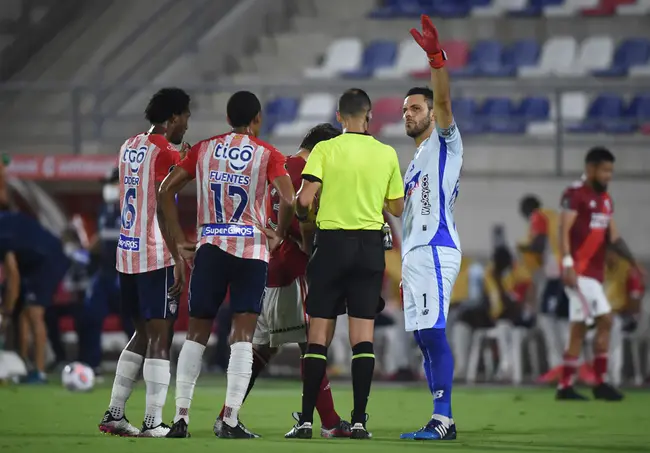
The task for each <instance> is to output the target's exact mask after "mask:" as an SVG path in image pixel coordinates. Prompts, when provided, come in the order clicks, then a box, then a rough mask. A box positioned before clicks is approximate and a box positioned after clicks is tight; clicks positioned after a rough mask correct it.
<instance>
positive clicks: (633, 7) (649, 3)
mask: <svg viewBox="0 0 650 453" xmlns="http://www.w3.org/2000/svg"><path fill="white" fill-rule="evenodd" d="M648 13H650V0H636V2H635V3H632V4H630V5H619V6H618V7H617V8H616V14H618V15H620V16H643V15H644V14H648Z"/></svg>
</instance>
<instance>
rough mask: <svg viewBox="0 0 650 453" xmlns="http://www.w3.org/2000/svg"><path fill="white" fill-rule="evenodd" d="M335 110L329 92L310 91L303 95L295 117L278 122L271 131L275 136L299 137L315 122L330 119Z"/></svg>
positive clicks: (333, 100) (333, 99)
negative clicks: (291, 119)
mask: <svg viewBox="0 0 650 453" xmlns="http://www.w3.org/2000/svg"><path fill="white" fill-rule="evenodd" d="M335 110H336V99H335V98H334V96H333V95H331V94H329V93H312V94H308V95H306V96H304V97H303V98H302V100H301V101H300V106H299V107H298V114H297V116H296V119H295V120H294V121H293V122H291V123H283V124H278V125H277V126H276V127H275V130H274V131H273V134H274V135H275V136H276V137H301V136H303V135H305V133H306V132H307V131H308V130H309V129H310V128H312V127H314V126H315V125H316V124H317V123H323V122H327V121H330V120H331V119H332V116H333V115H334V111H335Z"/></svg>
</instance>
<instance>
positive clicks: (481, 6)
mask: <svg viewBox="0 0 650 453" xmlns="http://www.w3.org/2000/svg"><path fill="white" fill-rule="evenodd" d="M527 6H528V0H492V2H491V3H486V2H484V1H479V2H478V4H476V5H475V7H474V8H472V11H471V14H472V15H473V16H476V17H501V16H503V15H505V14H506V13H513V12H515V13H516V12H517V11H523V10H524V9H526V7H527Z"/></svg>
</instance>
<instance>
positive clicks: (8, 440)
mask: <svg viewBox="0 0 650 453" xmlns="http://www.w3.org/2000/svg"><path fill="white" fill-rule="evenodd" d="M332 387H333V389H334V397H335V401H336V405H337V409H338V411H339V413H340V414H341V415H343V416H345V417H346V418H347V416H348V414H349V413H350V409H351V405H352V392H351V388H350V383H349V382H334V383H333V384H332ZM300 393H301V388H300V384H299V383H298V382H283V381H276V380H264V379H262V380H260V381H259V383H258V386H257V387H256V388H255V390H254V391H253V393H252V395H251V397H250V399H249V400H248V401H247V402H246V404H245V406H244V408H243V410H242V412H241V417H242V419H243V420H244V422H245V423H246V425H247V426H248V427H249V428H250V429H252V430H253V431H255V432H258V433H259V434H261V435H262V436H263V438H262V439H255V440H222V439H217V438H215V436H214V435H213V433H212V424H213V422H214V418H215V415H216V413H217V411H218V410H219V409H220V408H221V404H222V402H223V399H224V396H225V382H224V380H223V379H214V378H207V379H203V380H201V381H200V383H199V385H198V386H197V389H196V393H195V395H194V401H193V403H192V409H191V413H190V418H191V420H190V421H191V423H190V432H191V433H192V438H191V439H125V438H117V437H111V436H106V435H103V434H101V433H100V432H99V430H98V429H97V423H98V422H99V420H100V418H101V417H102V415H103V413H104V410H105V409H106V405H107V404H108V400H109V396H110V386H109V384H104V385H101V386H98V387H97V388H95V390H94V391H93V392H91V393H86V394H74V393H70V392H68V391H66V390H64V389H63V388H61V387H60V386H59V385H55V384H51V385H47V386H40V387H17V386H6V387H0V452H3V453H4V452H7V453H13V452H25V453H32V452H34V453H37V452H38V453H40V452H44V453H45V452H47V453H58V452H62V453H63V452H65V453H71V452H83V453H116V452H117V453H128V452H138V453H165V452H179V451H191V452H192V453H201V452H215V451H222V452H233V451H234V452H236V453H245V452H254V451H260V452H263V453H276V452H277V453H280V452H282V453H291V452H300V453H311V452H336V453H345V452H353V451H354V452H356V453H365V452H368V453H370V452H372V453H389V452H391V453H393V452H399V453H406V452H408V451H413V452H418V451H424V450H435V451H436V452H457V453H460V452H504V453H510V452H512V453H514V452H602V453H609V452H648V451H650V393H647V392H643V391H630V392H628V394H627V398H626V399H625V401H623V402H622V403H605V402H595V401H591V402H587V403H578V402H575V403H574V402H568V403H567V402H561V403H560V402H556V401H555V400H554V399H553V397H554V392H553V390H552V389H549V388H521V389H513V388H505V387H504V388H492V387H490V388H488V387H485V388H480V387H478V388H463V387H460V388H457V389H455V390H454V398H453V404H454V416H455V419H456V422H457V426H458V431H459V435H458V440H456V441H453V442H444V443H441V442H417V441H402V440H399V434H400V432H401V431H404V430H413V429H417V428H418V427H419V426H421V425H422V424H423V423H424V422H425V421H426V420H427V419H428V417H429V415H430V409H431V396H430V394H429V392H428V390H427V389H426V387H425V384H422V385H421V386H418V387H411V388H399V387H388V386H382V385H380V384H377V385H375V387H374V388H373V391H372V394H371V398H370V402H369V406H368V412H369V413H370V421H369V422H368V428H369V429H370V431H372V432H373V439H371V440H368V441H352V440H343V439H321V438H320V437H319V438H314V439H312V440H311V441H305V440H302V441H301V440H285V439H284V438H283V435H284V433H285V432H287V431H288V430H289V429H290V428H291V426H292V424H293V419H292V418H291V412H292V411H294V410H299V409H300ZM143 411H144V386H143V384H142V383H139V384H138V386H137V388H136V389H135V391H134V393H133V396H132V398H131V401H129V403H128V405H127V416H128V417H129V418H130V420H131V422H132V423H133V424H135V425H136V426H139V425H140V423H141V420H142V415H143ZM173 411H174V389H173V385H172V388H170V392H169V395H168V397H167V406H166V408H165V419H166V420H171V418H172V417H173ZM314 434H315V435H317V434H318V431H317V430H315V431H314Z"/></svg>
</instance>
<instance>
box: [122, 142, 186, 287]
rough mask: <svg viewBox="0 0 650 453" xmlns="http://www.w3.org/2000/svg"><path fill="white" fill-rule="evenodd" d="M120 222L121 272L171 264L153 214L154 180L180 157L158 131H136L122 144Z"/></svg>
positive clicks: (160, 178) (159, 178) (157, 267)
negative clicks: (137, 132)
mask: <svg viewBox="0 0 650 453" xmlns="http://www.w3.org/2000/svg"><path fill="white" fill-rule="evenodd" d="M119 159H120V160H119V165H118V166H119V170H120V182H119V184H120V209H121V211H122V222H121V227H120V238H119V242H118V245H117V265H116V268H117V270H118V271H119V272H122V273H124V274H142V273H145V272H150V271H155V270H158V269H162V268H164V267H168V266H172V265H173V264H174V260H173V259H172V255H171V253H170V252H169V249H168V248H167V246H166V245H165V241H164V240H163V236H162V233H161V232H160V226H159V225H158V217H157V215H156V183H160V182H162V180H163V179H165V176H167V174H168V173H169V171H170V169H171V168H172V167H173V166H174V165H176V164H177V163H178V162H179V161H180V154H179V153H178V151H177V150H176V149H175V148H174V147H173V146H172V144H171V143H169V141H167V139H166V138H165V137H164V136H162V135H159V134H149V133H144V134H139V135H136V136H135V137H131V138H130V139H128V140H127V141H126V142H124V144H123V145H122V148H121V149H120V157H119Z"/></svg>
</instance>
